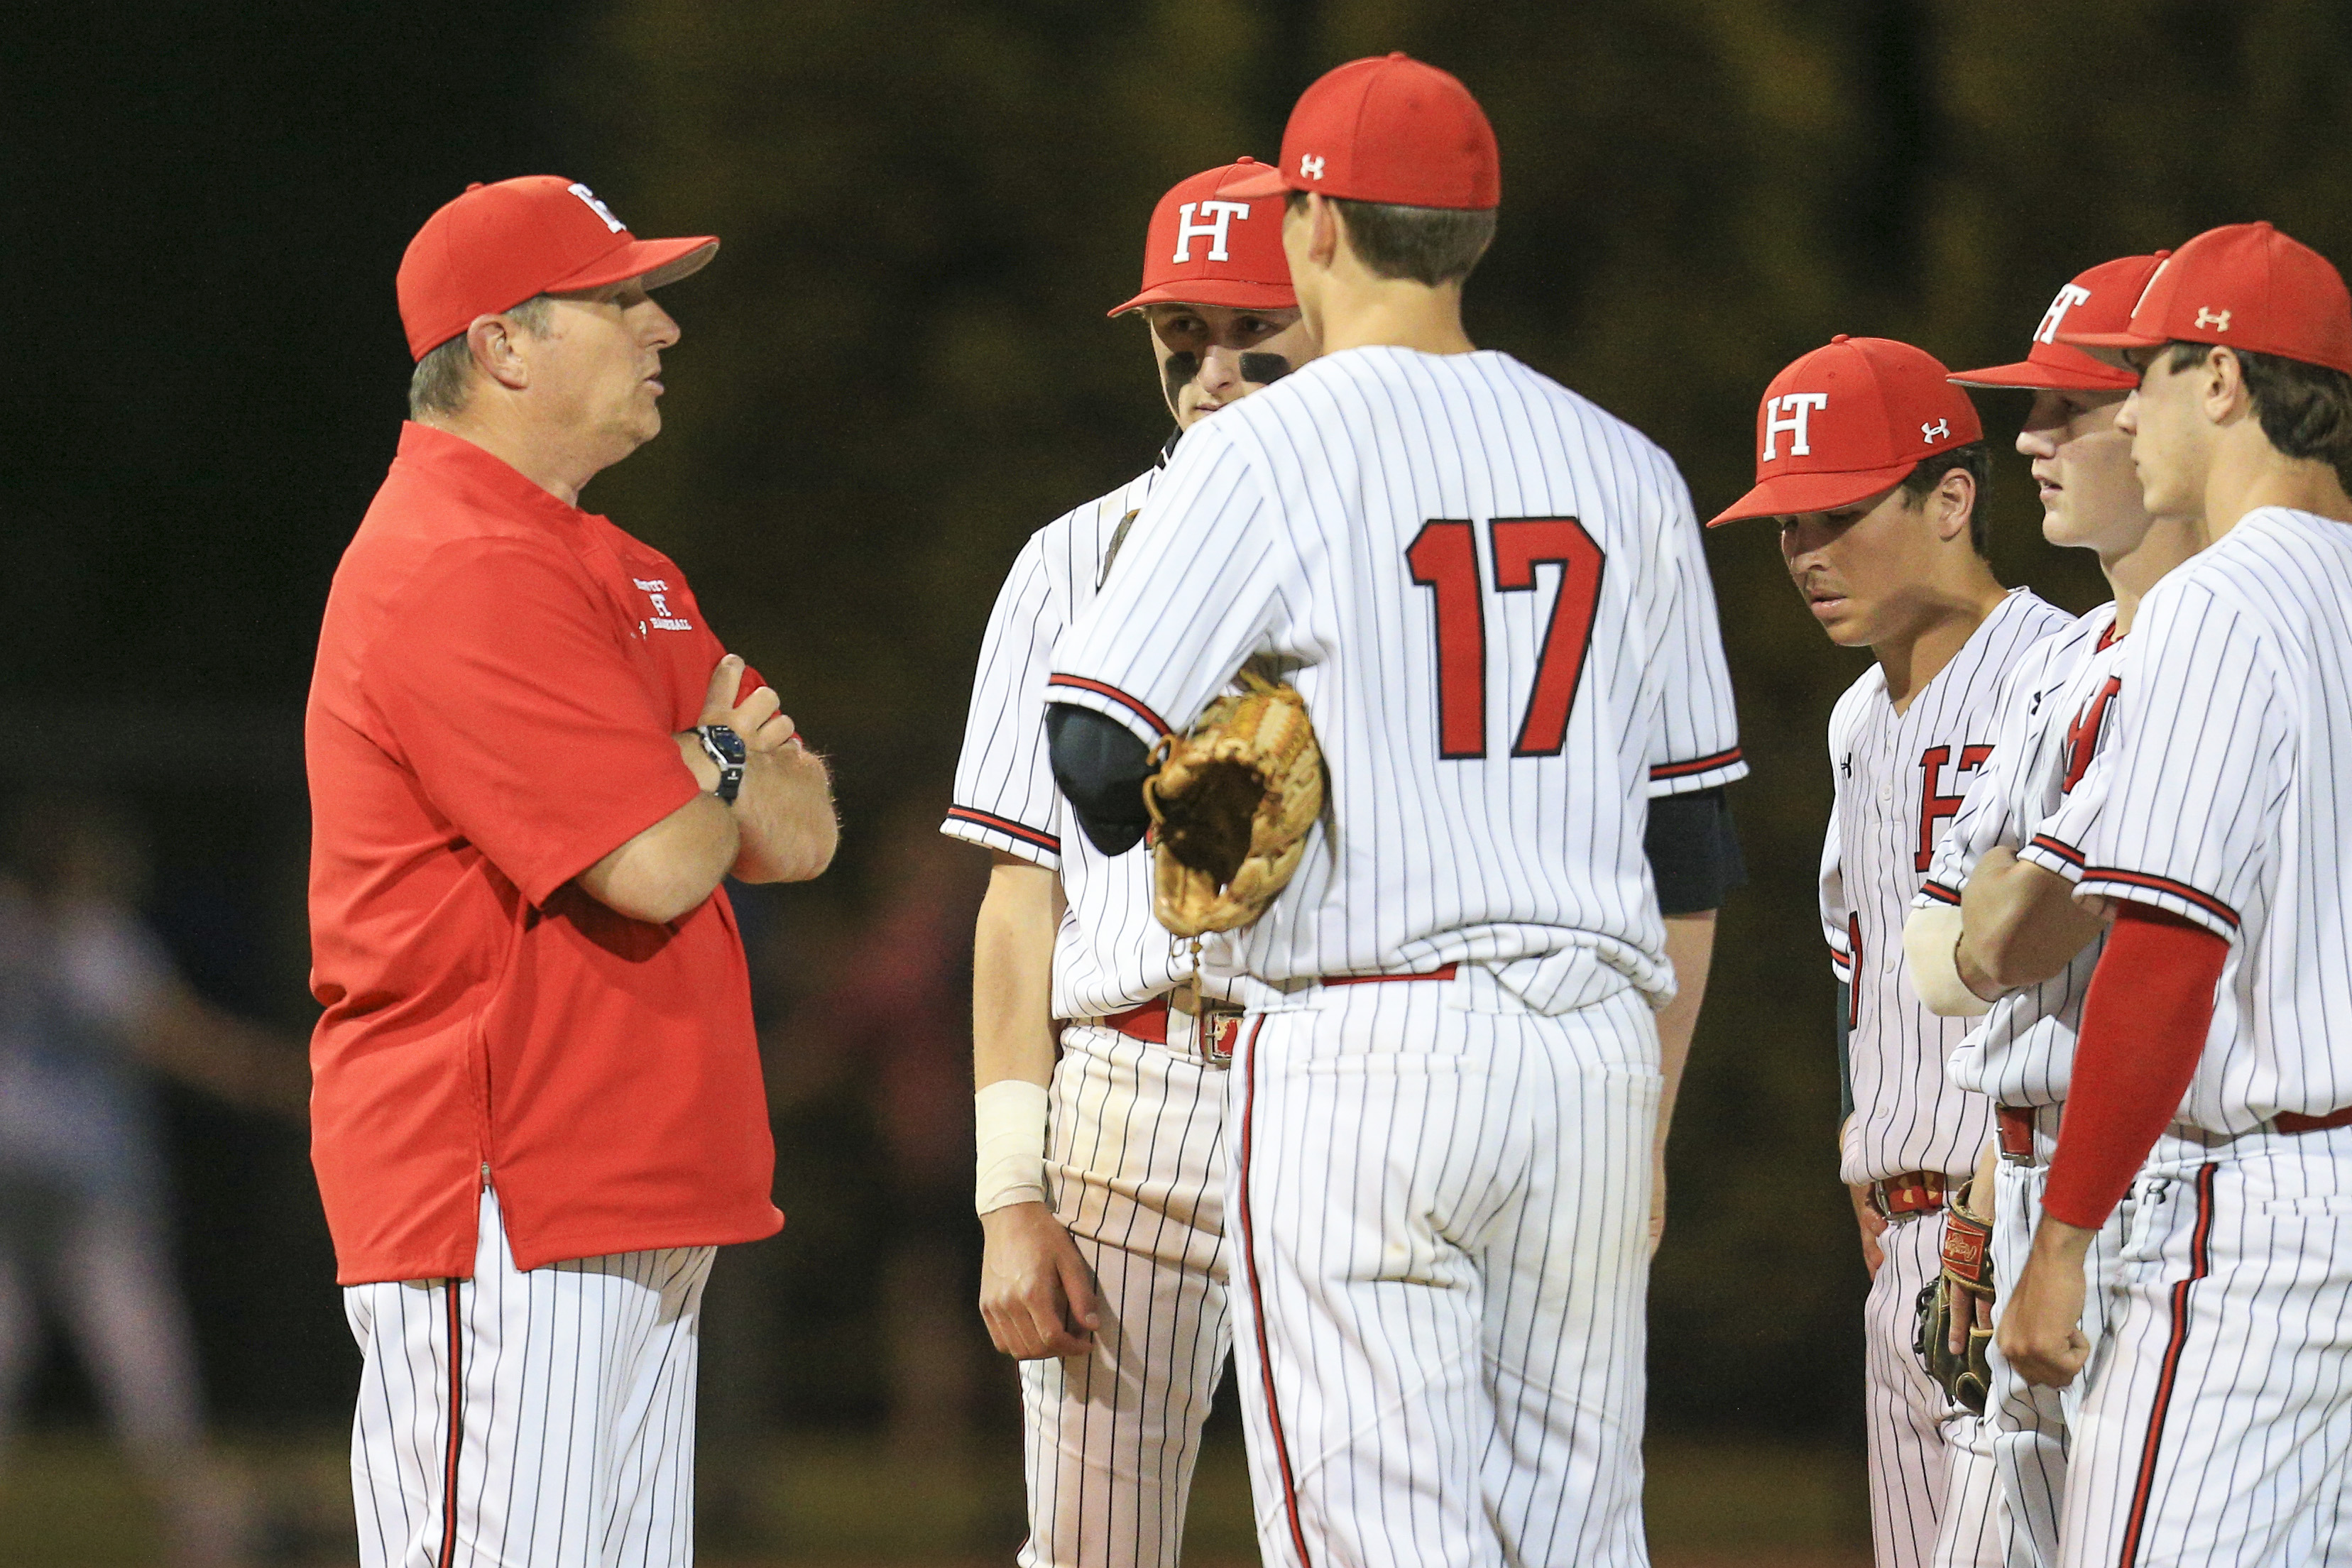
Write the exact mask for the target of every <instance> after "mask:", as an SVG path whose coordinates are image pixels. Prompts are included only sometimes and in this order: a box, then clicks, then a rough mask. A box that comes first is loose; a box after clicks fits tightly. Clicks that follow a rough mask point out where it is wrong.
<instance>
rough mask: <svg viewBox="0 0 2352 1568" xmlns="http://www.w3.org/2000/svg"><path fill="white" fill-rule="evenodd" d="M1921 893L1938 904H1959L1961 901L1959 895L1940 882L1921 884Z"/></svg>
mask: <svg viewBox="0 0 2352 1568" xmlns="http://www.w3.org/2000/svg"><path fill="white" fill-rule="evenodd" d="M1919 891H1920V892H1921V893H1924V894H1927V896H1928V897H1929V898H1932V899H1934V900H1935V901H1936V902H1937V903H1938V904H1958V903H1959V901H1960V895H1959V894H1957V893H1955V892H1953V891H1952V890H1951V889H1950V888H1948V887H1946V886H1945V885H1944V884H1943V883H1940V882H1923V883H1920V884H1919Z"/></svg>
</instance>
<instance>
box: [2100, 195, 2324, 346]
mask: <svg viewBox="0 0 2352 1568" xmlns="http://www.w3.org/2000/svg"><path fill="white" fill-rule="evenodd" d="M2058 340H2059V341H2060V342H2062V343H2072V344H2074V346H2075V347H2077V348H2083V349H2090V350H2095V351H2096V352H2098V353H2099V354H2100V357H2102V358H2120V357H2121V353H2122V350H2126V349H2153V348H2156V347H2158V346H2159V345H2161V344H2164V343H2168V342H2176V341H2178V342H2183V343H2218V344H2221V345H2223V346H2225V347H2228V348H2231V349H2243V350H2247V351H2248V352H2250V353H2256V354H2275V355H2277V356H2278V357H2279V358H2280V359H2283V360H2299V361H2302V362H2303V363H2305V364H2307V365H2325V366H2326V367H2327V368H2328V369H2329V370H2331V371H2343V372H2344V373H2345V374H2346V375H2352V294H2347V292H2346V290H2345V287H2344V275H2343V274H2342V273H2339V272H2337V271H2336V267H2335V266H2334V264H2333V263H2331V262H2329V261H2328V259H2327V258H2326V256H2322V255H2320V254H2319V253H2318V252H2317V251H2315V250H2314V249H2312V248H2311V247H2310V246H2307V245H2303V244H2301V243H2299V242H2297V241H2295V240H2292V239H2289V238H2288V237H2287V236H2286V235H2283V234H2281V233H2279V232H2278V230H2276V229H2274V228H2273V227H2271V225H2268V224H2226V225H2222V226H2221V227H2220V228H2218V229H2207V230H2206V231H2205V232H2204V233H2203V234H2201V235H2198V236H2197V237H2196V238H2195V239H2192V240H2190V241H2189V243H2188V244H2187V245H2184V246H2181V247H2180V248H2179V250H2177V251H2175V252H2173V253H2172V255H2171V256H2169V257H2168V258H2167V259H2166V261H2165V263H2164V265H2163V266H2161V267H2158V268H2157V269H2156V275H2155V276H2154V277H2150V278H2149V279H2148V281H2147V287H2146V288H2145V289H2143V290H2142V291H2141V293H2140V297H2139V300H2138V303H2137V305H2136V306H2135V307H2134V308H2133V309H2132V313H2131V319H2130V321H2129V322H2128V323H2126V325H2125V326H2124V327H2123V328H2121V329H2111V330H2106V331H2089V330H2084V329H2080V328H2076V329H2074V330H2063V329H2062V330H2061V331H2060V332H2059V334H2058ZM2135 384H2137V383H2136V382H2135Z"/></svg>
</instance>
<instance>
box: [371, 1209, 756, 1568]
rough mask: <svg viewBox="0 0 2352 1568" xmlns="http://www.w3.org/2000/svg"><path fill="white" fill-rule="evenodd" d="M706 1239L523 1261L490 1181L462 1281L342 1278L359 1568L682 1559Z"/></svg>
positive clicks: (689, 1511)
mask: <svg viewBox="0 0 2352 1568" xmlns="http://www.w3.org/2000/svg"><path fill="white" fill-rule="evenodd" d="M714 1251H715V1249H712V1248H709V1247H674V1248H667V1249H662V1250H659V1251H653V1252H620V1253H614V1254H612V1255H611V1256H608V1257H603V1258H583V1259H578V1260H573V1261H571V1262H565V1263H551V1264H549V1265H548V1266H547V1267H545V1268H541V1269H533V1270H530V1271H529V1272H528V1273H525V1272H522V1271H520V1270H517V1269H516V1268H515V1266H514V1260H513V1257H512V1255H511V1254H510V1253H509V1251H508V1249H507V1244H506V1231H505V1229H504V1228H503V1226H502V1225H501V1224H500V1222H499V1205H498V1198H497V1197H496V1195H495V1194H493V1193H491V1192H489V1191H488V1190H487V1189H486V1190H485V1191H484V1192H483V1194H482V1206H481V1227H480V1239H479V1241H478V1246H477V1249H476V1253H475V1260H474V1273H473V1277H472V1278H471V1279H467V1280H409V1281H386V1282H384V1283H381V1284H372V1285H353V1286H351V1287H348V1288H347V1289H346V1290H345V1291H343V1310H344V1313H345V1315H346V1316H347V1317H348V1318H349V1320H350V1322H351V1326H352V1334H353V1335H354V1336H355V1337H356V1338H357V1339H358V1341H359V1346H360V1354H361V1357H362V1367H361V1373H360V1396H359V1410H358V1415H357V1416H356V1418H355V1419H354V1421H353V1423H352V1490H353V1501H354V1502H355V1504H356V1505H357V1508H358V1511H359V1527H360V1531H359V1533H360V1561H361V1563H362V1564H363V1565H364V1568H509V1565H513V1568H521V1565H524V1564H529V1565H531V1568H537V1565H539V1564H541V1563H545V1564H550V1565H552V1564H557V1563H561V1564H563V1565H564V1568H572V1565H573V1564H582V1565H587V1568H675V1565H679V1564H684V1563H691V1562H692V1561H693V1560H694V1395H695V1369H696V1354H697V1350H698V1338H697V1335H696V1333H695V1323H696V1320H697V1315H698V1311H699V1307H700V1303H701V1299H702V1288H703V1284H704V1281H707V1280H708V1279H709V1275H710V1261H711V1258H712V1256H713V1254H714ZM453 1411H454V1412H456V1417H455V1419H454V1420H453V1419H452V1418H451V1414H450V1413H451V1412H453Z"/></svg>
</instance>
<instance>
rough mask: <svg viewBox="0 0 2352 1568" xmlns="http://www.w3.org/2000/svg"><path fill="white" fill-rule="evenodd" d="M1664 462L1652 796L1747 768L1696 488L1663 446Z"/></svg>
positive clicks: (1709, 784) (1707, 785)
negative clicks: (1661, 619)
mask: <svg viewBox="0 0 2352 1568" xmlns="http://www.w3.org/2000/svg"><path fill="white" fill-rule="evenodd" d="M1658 466H1659V468H1660V469H1661V470H1663V472H1662V473H1661V474H1660V475H1659V476H1658V484H1659V485H1660V486H1661V487H1662V488H1663V489H1664V492H1665V494H1666V495H1667V496H1668V497H1671V502H1670V505H1669V506H1668V507H1667V508H1666V516H1665V519H1664V527H1663V528H1661V529H1660V538H1659V562H1658V575H1659V578H1660V579H1661V580H1663V581H1664V582H1666V583H1668V584H1670V585H1671V587H1672V597H1671V598H1670V599H1669V600H1668V601H1667V603H1666V606H1665V626H1664V639H1663V641H1662V643H1661V644H1660V646H1659V649H1658V654H1657V660H1656V663H1655V664H1654V666H1653V667H1654V668H1655V669H1657V670H1658V671H1659V672H1660V674H1661V676H1662V677H1663V681H1662V684H1663V686H1664V690H1663V691H1662V692H1661V694H1660V695H1661V697H1662V699H1663V700H1662V701H1661V702H1660V704H1659V706H1658V719H1657V723H1656V725H1655V726H1654V727H1653V729H1652V731H1651V739H1650V794H1651V796H1652V797H1653V798H1655V797H1657V796H1660V795H1682V794H1688V793H1690V792H1692V791H1694V790H1699V789H1713V788H1715V787H1716V786H1717V785H1718V784H1728V783H1729V782H1731V781H1732V780H1733V779H1739V778H1744V777H1745V776H1746V775H1747V772H1748V764H1747V763H1746V762H1745V761H1743V760H1741V758H1740V755H1739V721H1738V716H1737V714H1736V713H1735V712H1734V710H1733V706H1732V696H1731V671H1730V669H1729V667H1728V666H1727V664H1726V663H1725V662H1724V657H1723V629H1722V626H1721V625H1720V623H1719V622H1717V616H1716V606H1715V582H1714V580H1713V579H1712V578H1711V577H1710V576H1709V575H1708V573H1707V570H1706V550H1705V549H1704V548H1703V546H1702V543H1701V539H1702V537H1703V536H1702V535H1701V533H1700V530H1699V526H1698V517H1697V514H1696V512H1694V511H1693V510H1692V508H1691V500H1690V488H1689V486H1686V485H1685V484H1684V483H1683V477H1682V476H1681V475H1680V474H1679V473H1677V472H1675V467H1674V465H1673V464H1671V463H1670V462H1668V461H1667V460H1666V459H1665V457H1664V455H1663V454H1662V455H1660V456H1659V458H1658Z"/></svg>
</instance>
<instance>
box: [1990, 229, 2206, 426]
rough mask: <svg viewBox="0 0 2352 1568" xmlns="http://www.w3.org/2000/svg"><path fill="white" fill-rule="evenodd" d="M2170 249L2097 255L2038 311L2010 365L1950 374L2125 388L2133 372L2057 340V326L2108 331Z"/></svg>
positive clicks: (1994, 383)
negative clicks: (2038, 320) (2106, 257)
mask: <svg viewBox="0 0 2352 1568" xmlns="http://www.w3.org/2000/svg"><path fill="white" fill-rule="evenodd" d="M2171 254H2172V253H2171V252H2170V251H2168V250H2160V251H2158V252H2157V253H2156V254H2155V255H2154V256H2124V257H2122V258H2120V259H2119V260H2116V261H2103V262H2101V263H2099V265H2098V266H2096V267H2093V268H2091V270H2090V271H2088V272H2085V273H2082V274H2080V275H2079V276H2077V277H2075V279H2074V282H2072V283H2069V284H2067V285H2065V286H2064V287H2062V288H2060V289H2059V290H2058V298H2055V299H2053V300H2052V301H2051V302H2050V308H2049V309H2047V310H2044V311H2043V312H2042V324H2041V325H2040V326H2038V327H2036V328H2034V329H2033V346H2032V348H2031V349H2029V350H2026V353H2025V358H2024V359H2022V360H2021V361H2018V362H2017V363H2015V364H2011V365H1993V366H1990V368H1988V369H1985V370H1981V371H1953V372H1952V374H1951V378H1950V379H1951V380H1953V381H1955V382H1958V383H1959V384H1960V385H1962V386H1964V387H2032V388H2034V389H2037V390H2038V389H2040V388H2042V387H2067V388H2072V389H2075V390H2079V391H2084V392H2129V391H2130V390H2131V389H2132V388H2134V387H2136V386H2137V385H2139V378H2138V377H2137V376H2136V375H2134V374H2133V373H2132V372H2131V371H2126V370H2119V369H2117V368H2116V366H2114V365H2111V364H2109V363H2107V361H2105V360H2097V359H2093V358H2092V357H2091V356H2090V355H2088V354H2086V353H2084V351H2083V350H2080V349H2071V348H2068V347H2067V346H2066V345H2065V344H2064V343H2063V342H2060V341H2059V340H2058V329H2059V328H2061V327H2071V328H2072V329H2074V330H2075V331H2077V332H2112V331H2115V330H2116V329H2119V328H2121V327H2123V326H2124V325H2125V324H2126V322H2128V321H2129V320H2130V319H2131V313H2132V307H2133V305H2135V304H2136V303H2137V302H2138V300H2139V296H2140V290H2141V289H2143V288H2146V287H2147V280H2148V277H2149V276H2150V275H2151V274H2153V273H2154V272H2155V271H2156V269H2157V267H2158V265H2159V264H2161V263H2162V262H2163V260H2164V258H2165V257H2166V256H2170V255H2171Z"/></svg>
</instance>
